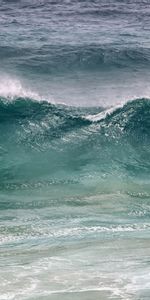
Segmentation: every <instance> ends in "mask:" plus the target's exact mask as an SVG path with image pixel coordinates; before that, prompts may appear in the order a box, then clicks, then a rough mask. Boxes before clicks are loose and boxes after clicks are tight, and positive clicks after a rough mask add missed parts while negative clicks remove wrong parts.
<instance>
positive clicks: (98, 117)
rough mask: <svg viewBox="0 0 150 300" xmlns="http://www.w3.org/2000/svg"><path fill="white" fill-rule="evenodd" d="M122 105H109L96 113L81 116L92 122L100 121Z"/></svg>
mask: <svg viewBox="0 0 150 300" xmlns="http://www.w3.org/2000/svg"><path fill="white" fill-rule="evenodd" d="M122 106H123V104H119V105H116V106H113V107H110V108H108V109H106V110H104V111H102V112H100V113H98V114H96V115H87V116H84V117H83V118H84V119H86V120H89V121H92V122H97V121H101V120H104V119H105V118H106V117H107V116H109V115H111V114H112V113H113V112H114V111H115V110H116V109H118V108H121V107H122Z"/></svg>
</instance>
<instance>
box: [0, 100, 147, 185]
mask: <svg viewBox="0 0 150 300" xmlns="http://www.w3.org/2000/svg"><path fill="white" fill-rule="evenodd" d="M90 112H91V113H92V115H90V116H91V118H90V116H89V117H88V115H89V113H90ZM98 112H100V113H98ZM108 112H109V110H108ZM97 113H98V114H97ZM149 113H150V100H149V99H138V100H134V101H131V102H128V103H127V104H125V105H124V106H122V107H119V108H116V109H115V108H114V109H113V110H112V112H111V113H107V109H104V108H98V107H96V108H94V107H93V108H81V107H80V108H75V107H68V106H64V105H54V104H50V103H48V102H46V101H45V102H44V101H42V102H37V101H34V100H32V99H28V98H26V99H23V98H18V99H16V100H14V101H9V100H7V99H1V101H0V119H1V121H0V128H1V137H0V145H1V163H2V167H1V170H0V175H1V186H2V185H3V182H4V183H5V182H8V181H10V183H12V182H14V183H15V182H16V181H18V180H19V178H22V176H23V180H27V181H29V180H33V181H35V182H36V181H38V180H42V179H43V177H44V176H46V178H47V180H48V179H52V177H53V172H54V169H55V172H56V174H57V175H56V177H57V176H58V178H59V176H60V175H59V172H60V166H62V168H63V171H64V178H68V177H70V176H71V178H72V179H73V180H74V178H76V179H77V180H80V175H81V174H80V172H78V168H79V170H80V171H81V170H82V172H81V173H82V176H83V177H84V176H85V177H86V176H87V174H89V173H91V174H92V173H93V172H100V174H101V176H102V174H103V172H106V173H108V174H111V175H112V176H114V174H115V172H119V174H122V175H123V176H124V175H125V174H124V172H125V173H126V172H127V173H126V175H125V176H130V175H131V176H132V175H136V174H138V173H140V174H141V175H140V176H142V175H143V174H145V176H149V164H150V161H149V139H150V134H149V132H150V115H149ZM103 114H104V115H105V117H104V118H103V117H101V115H102V116H103ZM97 116H98V117H97ZM95 117H96V121H93V120H94V118H95ZM56 162H57V164H56ZM89 168H92V169H91V171H90V170H89ZM75 169H76V171H75ZM130 173H131V174H130ZM68 174H69V175H68ZM21 181H22V180H21ZM8 186H9V185H8Z"/></svg>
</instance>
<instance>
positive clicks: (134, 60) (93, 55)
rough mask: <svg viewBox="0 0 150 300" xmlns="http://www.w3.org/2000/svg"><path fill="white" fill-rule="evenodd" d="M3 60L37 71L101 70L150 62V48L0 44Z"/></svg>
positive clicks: (145, 64) (0, 53) (143, 64)
mask: <svg viewBox="0 0 150 300" xmlns="http://www.w3.org/2000/svg"><path fill="white" fill-rule="evenodd" d="M0 55H1V57H3V59H4V60H7V63H8V61H9V60H11V63H12V62H14V63H15V64H18V57H19V67H20V66H22V67H23V68H24V69H26V68H28V69H31V68H32V71H36V72H37V71H38V72H39V73H46V74H47V73H57V72H60V71H63V72H64V71H65V70H66V71H69V70H72V69H83V70H91V71H92V70H101V68H111V67H116V68H118V67H128V68H130V67H131V66H134V65H135V66H136V67H137V66H138V65H139V66H143V67H146V66H147V64H148V65H149V64H150V49H149V48H142V47H141V48H140V47H137V48H135V47H133V48H132V47H130V48H129V47H128V46H127V47H124V46H119V45H118V46H112V47H111V45H98V44H93V45H92V44H91V45H86V44H85V45H80V44H79V45H62V44H58V45H47V44H45V45H42V47H41V48H27V47H26V48H17V47H9V46H7V47H4V46H1V47H0Z"/></svg>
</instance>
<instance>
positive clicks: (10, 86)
mask: <svg viewBox="0 0 150 300" xmlns="http://www.w3.org/2000/svg"><path fill="white" fill-rule="evenodd" d="M0 96H1V97H3V98H7V99H8V100H15V99H16V98H19V97H22V98H30V99H33V100H38V101H40V100H44V97H42V96H41V95H39V93H37V92H34V91H33V90H31V89H30V88H28V87H25V86H24V84H23V82H21V80H18V79H17V78H12V77H10V76H2V75H1V76H0Z"/></svg>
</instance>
